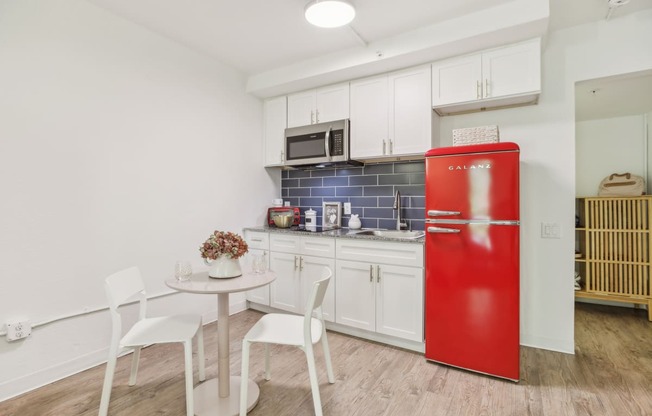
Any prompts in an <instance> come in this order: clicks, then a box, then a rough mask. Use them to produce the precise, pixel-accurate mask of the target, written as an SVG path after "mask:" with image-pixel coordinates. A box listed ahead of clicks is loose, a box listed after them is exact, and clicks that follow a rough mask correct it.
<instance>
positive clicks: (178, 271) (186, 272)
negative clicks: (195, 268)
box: [174, 260, 192, 282]
mask: <svg viewBox="0 0 652 416" xmlns="http://www.w3.org/2000/svg"><path fill="white" fill-rule="evenodd" d="M191 275H192V266H191V265H190V262H189V261H181V260H180V261H177V262H176V263H175V264H174V277H175V278H176V279H177V281H178V282H186V281H188V280H190V276H191Z"/></svg>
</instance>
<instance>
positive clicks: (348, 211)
mask: <svg viewBox="0 0 652 416" xmlns="http://www.w3.org/2000/svg"><path fill="white" fill-rule="evenodd" d="M344 215H351V203H350V202H345V203H344Z"/></svg>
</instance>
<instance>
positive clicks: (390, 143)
mask: <svg viewBox="0 0 652 416" xmlns="http://www.w3.org/2000/svg"><path fill="white" fill-rule="evenodd" d="M389 154H390V155H393V154H394V142H393V141H392V139H389Z"/></svg>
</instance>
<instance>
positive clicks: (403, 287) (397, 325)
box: [376, 264, 423, 342]
mask: <svg viewBox="0 0 652 416" xmlns="http://www.w3.org/2000/svg"><path fill="white" fill-rule="evenodd" d="M376 284H377V289H376V331H377V332H379V333H381V334H386V335H393V336H395V337H400V338H405V339H409V340H412V341H418V342H422V341H423V269H422V268H417V267H403V266H389V265H383V264H381V265H379V266H378V270H377V273H376Z"/></svg>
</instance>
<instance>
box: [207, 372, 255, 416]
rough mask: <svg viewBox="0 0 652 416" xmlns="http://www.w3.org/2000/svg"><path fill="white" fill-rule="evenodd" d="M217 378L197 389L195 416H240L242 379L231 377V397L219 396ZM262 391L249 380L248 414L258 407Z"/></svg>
mask: <svg viewBox="0 0 652 416" xmlns="http://www.w3.org/2000/svg"><path fill="white" fill-rule="evenodd" d="M218 387H219V386H218V381H217V379H216V378H214V379H211V380H206V381H205V382H203V383H201V384H200V385H198V386H197V387H195V394H194V399H195V415H197V416H217V415H219V416H237V415H238V414H240V377H238V376H231V394H230V395H229V397H220V396H219V395H218V393H217V392H218ZM259 395H260V389H259V388H258V384H256V383H255V382H254V381H253V380H249V383H248V387H247V412H249V411H250V410H251V409H253V408H254V406H256V404H257V403H258V396H259Z"/></svg>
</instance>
